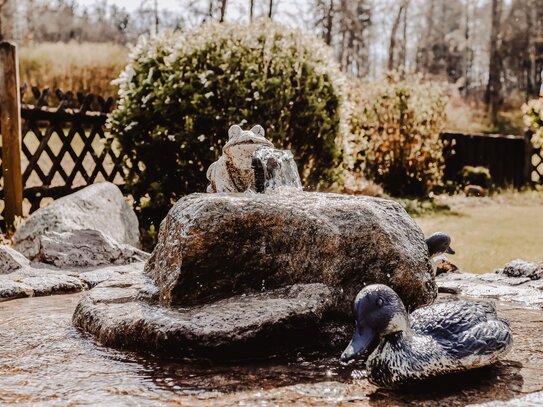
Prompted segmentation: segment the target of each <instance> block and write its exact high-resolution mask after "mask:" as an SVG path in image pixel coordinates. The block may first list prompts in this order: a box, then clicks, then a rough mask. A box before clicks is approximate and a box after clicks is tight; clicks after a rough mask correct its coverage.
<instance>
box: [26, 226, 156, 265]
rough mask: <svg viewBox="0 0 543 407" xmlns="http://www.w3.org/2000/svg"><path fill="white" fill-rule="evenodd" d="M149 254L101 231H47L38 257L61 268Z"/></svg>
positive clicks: (132, 260)
mask: <svg viewBox="0 0 543 407" xmlns="http://www.w3.org/2000/svg"><path fill="white" fill-rule="evenodd" d="M148 258H149V254H148V253H146V252H143V251H141V250H139V249H136V248H135V247H133V246H130V245H127V244H120V243H117V242H116V241H115V240H113V239H112V238H111V237H109V236H107V235H105V234H104V233H102V232H100V231H98V230H90V229H81V230H74V231H70V232H62V233H58V232H46V233H45V234H44V235H43V236H40V246H39V252H38V255H37V256H36V260H37V261H40V262H43V263H46V264H53V265H55V266H56V267H59V268H66V267H95V266H100V265H105V264H129V263H135V262H141V261H145V260H147V259H148Z"/></svg>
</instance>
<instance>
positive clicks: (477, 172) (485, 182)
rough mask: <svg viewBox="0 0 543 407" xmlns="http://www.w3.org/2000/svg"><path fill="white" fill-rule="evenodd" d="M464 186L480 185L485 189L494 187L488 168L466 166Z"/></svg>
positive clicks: (463, 173)
mask: <svg viewBox="0 0 543 407" xmlns="http://www.w3.org/2000/svg"><path fill="white" fill-rule="evenodd" d="M461 176H462V185H464V186H467V185H478V186H480V187H482V188H485V189H490V188H491V187H492V176H491V175H490V170H489V169H488V168H486V167H472V166H471V165H466V166H464V168H462V174H461Z"/></svg>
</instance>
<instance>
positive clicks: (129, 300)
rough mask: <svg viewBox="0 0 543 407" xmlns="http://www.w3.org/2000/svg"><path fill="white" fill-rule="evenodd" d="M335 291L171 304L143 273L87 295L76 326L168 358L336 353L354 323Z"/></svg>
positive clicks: (320, 287)
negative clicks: (186, 305) (342, 310)
mask: <svg viewBox="0 0 543 407" xmlns="http://www.w3.org/2000/svg"><path fill="white" fill-rule="evenodd" d="M333 291H335V289H333V288H330V287H327V286H326V285H324V284H319V283H315V284H295V285H292V286H287V287H283V288H279V289H275V290H270V291H266V292H262V293H255V294H248V295H239V296H234V297H231V298H229V299H224V300H218V301H216V302H213V303H209V304H206V305H198V306H194V307H190V308H180V307H173V308H165V307H162V306H160V305H158V304H157V303H156V300H157V295H158V291H157V288H156V287H155V286H154V284H153V282H152V281H151V280H150V279H149V278H148V277H147V276H145V275H144V274H142V273H132V274H130V275H126V276H123V277H122V278H120V279H117V280H110V281H107V282H104V283H101V284H99V285H98V286H96V287H95V288H93V289H92V290H90V291H88V292H86V293H84V294H83V297H82V298H81V300H80V302H79V303H78V305H77V307H76V309H75V311H74V314H73V318H72V321H73V324H74V325H75V326H76V327H77V328H79V329H80V330H82V331H84V332H87V333H90V334H92V335H93V336H94V337H95V338H96V340H97V341H98V342H99V343H100V344H102V345H106V346H110V347H113V348H119V349H130V350H137V351H146V352H151V353H153V354H160V355H163V356H170V357H171V356H173V357H181V358H198V359H210V360H239V359H255V358H268V357H273V356H286V355H288V354H293V353H294V352H297V351H301V350H303V351H324V350H331V349H333V350H334V351H337V350H339V349H340V348H341V346H343V345H344V343H345V341H347V340H348V337H349V335H350V333H351V332H350V330H351V327H350V322H349V321H347V320H345V319H344V317H343V316H342V315H341V313H338V312H337V304H336V303H335V299H336V298H338V296H337V293H336V294H335V295H334V293H333Z"/></svg>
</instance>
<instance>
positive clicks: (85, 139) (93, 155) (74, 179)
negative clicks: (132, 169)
mask: <svg viewBox="0 0 543 407" xmlns="http://www.w3.org/2000/svg"><path fill="white" fill-rule="evenodd" d="M25 90H26V89H22V90H21V93H22V99H23V100H24V101H25V102H27V103H25V104H23V105H22V107H21V117H22V121H23V126H22V146H21V149H22V156H23V157H22V167H23V185H24V197H25V198H27V199H28V200H29V201H30V203H31V209H30V212H32V211H34V210H36V209H37V208H39V206H40V202H41V200H42V199H43V198H59V197H61V196H64V195H67V194H69V193H71V192H74V191H76V190H78V189H80V188H82V187H85V186H87V185H90V184H92V183H94V182H98V181H111V182H115V183H117V184H118V185H119V186H122V184H123V178H124V172H123V169H122V167H121V160H122V156H121V153H120V150H119V149H118V148H116V147H115V144H114V141H113V140H112V139H111V138H110V137H109V136H108V134H107V133H106V130H105V124H106V120H107V115H108V113H109V111H110V110H111V107H112V105H113V99H112V98H109V99H107V100H105V99H103V98H102V97H100V96H97V97H95V96H93V95H84V94H81V93H78V94H76V95H74V94H73V93H72V92H66V93H64V92H62V91H60V90H57V91H56V92H55V94H54V97H51V95H50V92H49V89H44V90H43V91H40V90H39V89H37V88H32V96H33V99H34V103H28V100H25V98H24V96H25V93H26V92H25ZM50 99H56V106H55V107H50V106H49V101H50Z"/></svg>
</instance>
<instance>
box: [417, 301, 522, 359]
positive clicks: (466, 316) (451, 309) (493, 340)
mask: <svg viewBox="0 0 543 407" xmlns="http://www.w3.org/2000/svg"><path fill="white" fill-rule="evenodd" d="M411 321H412V325H411V327H412V329H413V331H414V332H415V333H418V334H421V335H430V336H431V337H432V338H433V339H434V340H435V341H436V342H438V343H439V344H440V345H441V346H442V347H443V349H444V350H446V351H447V353H449V354H450V355H452V356H455V357H459V358H461V357H465V356H469V355H486V354H492V353H496V352H500V351H505V350H507V349H508V348H509V347H510V345H511V343H512V341H513V338H512V335H511V329H510V328H509V323H508V322H507V321H505V320H503V319H500V318H498V316H497V314H496V309H495V307H494V305H493V304H492V303H489V302H472V301H453V302H447V303H441V304H436V305H433V306H431V307H426V308H422V309H420V310H417V311H415V312H413V313H412V314H411Z"/></svg>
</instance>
